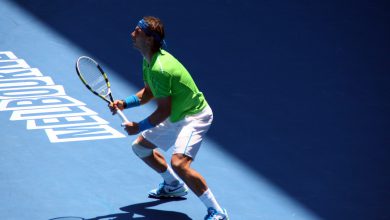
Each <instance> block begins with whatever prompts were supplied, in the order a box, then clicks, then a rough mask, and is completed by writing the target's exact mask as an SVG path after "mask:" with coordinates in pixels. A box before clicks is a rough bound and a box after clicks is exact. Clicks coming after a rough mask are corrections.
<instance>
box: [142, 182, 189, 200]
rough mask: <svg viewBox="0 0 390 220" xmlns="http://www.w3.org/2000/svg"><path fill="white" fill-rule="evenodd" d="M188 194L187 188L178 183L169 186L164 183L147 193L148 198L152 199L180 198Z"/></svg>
mask: <svg viewBox="0 0 390 220" xmlns="http://www.w3.org/2000/svg"><path fill="white" fill-rule="evenodd" d="M187 194H188V187H187V186H186V185H185V184H184V183H178V184H177V185H169V184H167V183H165V182H163V183H160V185H159V187H158V188H157V189H153V190H151V191H150V192H149V197H152V198H158V199H161V198H176V197H182V196H185V195H187Z"/></svg>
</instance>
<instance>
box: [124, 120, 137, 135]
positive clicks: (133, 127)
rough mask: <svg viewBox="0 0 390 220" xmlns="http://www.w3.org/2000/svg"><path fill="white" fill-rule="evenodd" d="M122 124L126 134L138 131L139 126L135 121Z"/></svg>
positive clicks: (133, 133)
mask: <svg viewBox="0 0 390 220" xmlns="http://www.w3.org/2000/svg"><path fill="white" fill-rule="evenodd" d="M124 126H125V131H126V132H127V134H128V135H135V134H138V133H139V126H138V123H136V122H127V123H125V124H124Z"/></svg>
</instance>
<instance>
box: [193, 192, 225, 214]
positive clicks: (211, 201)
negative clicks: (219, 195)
mask: <svg viewBox="0 0 390 220" xmlns="http://www.w3.org/2000/svg"><path fill="white" fill-rule="evenodd" d="M199 199H200V200H201V201H202V202H203V204H204V205H205V206H206V207H207V208H213V209H215V210H216V211H217V212H220V213H224V212H223V210H222V208H221V206H219V204H218V202H217V200H216V199H215V197H214V195H213V193H212V192H211V190H210V189H207V190H206V192H204V193H203V194H202V195H201V196H199Z"/></svg>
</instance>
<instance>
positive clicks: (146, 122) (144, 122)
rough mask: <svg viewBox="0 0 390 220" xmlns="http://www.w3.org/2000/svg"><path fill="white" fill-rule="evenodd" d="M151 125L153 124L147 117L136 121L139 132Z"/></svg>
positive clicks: (151, 126)
mask: <svg viewBox="0 0 390 220" xmlns="http://www.w3.org/2000/svg"><path fill="white" fill-rule="evenodd" d="M153 127H154V125H152V124H151V123H150V122H149V118H145V119H144V120H142V121H140V122H138V128H139V132H141V131H145V130H148V129H149V128H153Z"/></svg>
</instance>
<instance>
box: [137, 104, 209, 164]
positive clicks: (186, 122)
mask: <svg viewBox="0 0 390 220" xmlns="http://www.w3.org/2000/svg"><path fill="white" fill-rule="evenodd" d="M212 121H213V111H212V110H211V108H210V107H209V106H207V107H206V108H205V109H203V110H202V111H201V112H199V113H197V114H195V115H188V116H186V117H185V118H184V119H182V120H180V121H178V122H175V123H172V122H171V121H170V120H169V118H168V119H166V120H165V121H163V122H161V123H160V124H158V125H157V126H156V127H154V128H151V129H148V130H145V131H143V132H142V136H143V137H144V138H145V139H146V140H148V141H149V142H151V143H153V144H154V145H155V146H156V147H158V148H160V149H162V150H164V151H167V150H168V149H170V148H171V147H174V148H173V153H172V154H184V155H187V156H189V157H191V158H192V159H195V156H196V154H197V153H198V151H199V148H200V145H201V144H202V140H203V137H204V136H205V134H206V133H207V131H208V130H209V128H210V126H211V122H212Z"/></svg>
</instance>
